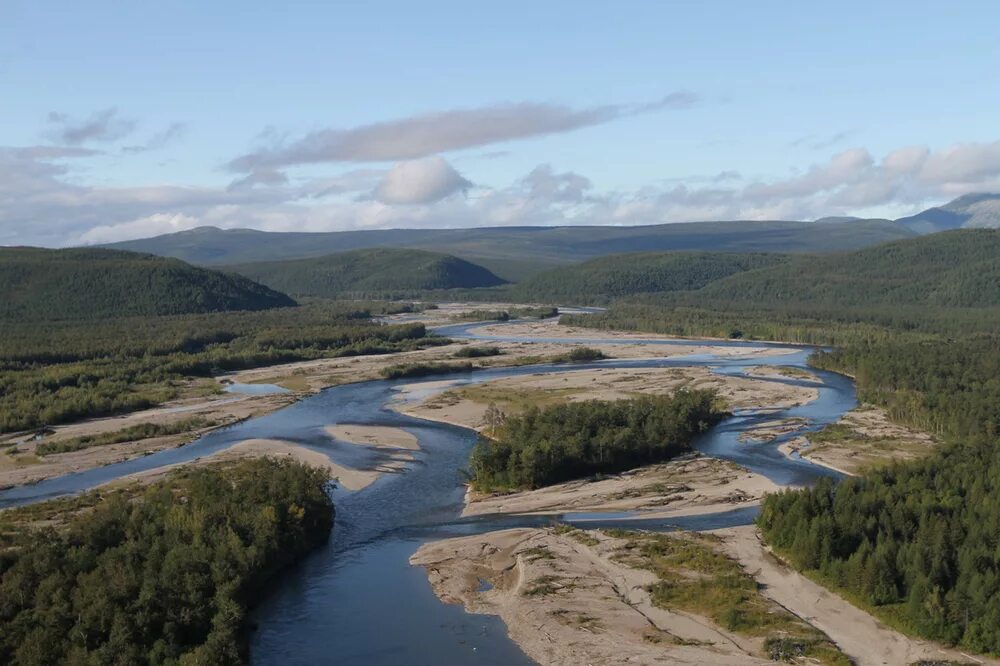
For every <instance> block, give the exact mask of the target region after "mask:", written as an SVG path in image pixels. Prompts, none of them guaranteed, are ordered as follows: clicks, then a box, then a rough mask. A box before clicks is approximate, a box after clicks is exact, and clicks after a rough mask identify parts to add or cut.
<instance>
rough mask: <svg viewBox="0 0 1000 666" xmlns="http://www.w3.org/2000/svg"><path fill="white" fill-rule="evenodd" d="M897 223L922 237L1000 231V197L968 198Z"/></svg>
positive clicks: (961, 198)
mask: <svg viewBox="0 0 1000 666" xmlns="http://www.w3.org/2000/svg"><path fill="white" fill-rule="evenodd" d="M896 222H897V223H898V224H900V225H902V226H904V227H906V228H907V229H910V230H911V231H915V232H917V233H919V234H929V233H936V232H938V231H947V230H949V229H963V228H964V229H995V228H998V227H1000V194H988V193H979V194H966V195H964V196H960V197H958V198H957V199H954V200H953V201H950V202H948V203H947V204H945V205H943V206H935V207H933V208H928V209H927V210H925V211H922V212H920V213H917V214H916V215H911V216H909V217H901V218H900V219H898V220H896Z"/></svg>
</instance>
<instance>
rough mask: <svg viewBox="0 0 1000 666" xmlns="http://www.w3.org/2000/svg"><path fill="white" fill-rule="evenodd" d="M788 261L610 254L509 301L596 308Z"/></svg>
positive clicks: (521, 290)
mask: <svg viewBox="0 0 1000 666" xmlns="http://www.w3.org/2000/svg"><path fill="white" fill-rule="evenodd" d="M788 259H789V257H788V256H786V255H780V254H752V253H744V254H735V253H723V252H657V253H652V252H645V253H637V254H616V255H612V256H609V257H601V258H599V259H592V260H590V261H586V262H584V263H582V264H575V265H573V266H565V267H562V268H556V269H553V270H550V271H546V272H544V273H539V274H538V275H535V276H533V277H530V278H528V279H527V280H525V281H524V282H521V283H520V284H518V285H516V286H515V287H513V288H512V289H511V292H510V294H511V295H510V298H512V299H514V300H525V301H544V302H550V303H567V304H568V303H575V304H583V305H592V304H602V303H607V302H608V301H610V300H613V299H616V298H620V297H622V296H630V295H633V294H642V293H650V292H664V291H684V290H690V289H700V288H702V287H704V286H705V285H707V284H709V283H710V282H714V281H715V280H718V279H721V278H724V277H727V276H729V275H733V274H735V273H741V272H743V271H748V270H753V269H756V268H766V267H768V266H774V265H776V264H780V263H783V262H785V261H788Z"/></svg>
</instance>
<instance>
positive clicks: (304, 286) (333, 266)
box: [231, 248, 504, 298]
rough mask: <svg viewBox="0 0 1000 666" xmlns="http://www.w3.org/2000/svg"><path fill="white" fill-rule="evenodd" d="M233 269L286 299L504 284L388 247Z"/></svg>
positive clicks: (461, 264) (477, 271) (456, 264)
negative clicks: (291, 297) (278, 292)
mask: <svg viewBox="0 0 1000 666" xmlns="http://www.w3.org/2000/svg"><path fill="white" fill-rule="evenodd" d="M231 269H232V270H234V271H236V272H237V273H240V274H242V275H245V276H247V277H249V278H251V279H254V280H257V281H259V282H262V283H263V284H266V285H268V286H269V287H272V288H274V289H279V290H281V291H285V292H288V293H290V294H295V295H301V296H323V297H329V298H332V297H337V296H344V297H369V296H371V297H375V296H383V295H394V294H405V293H412V292H417V291H423V290H428V289H474V288H478V287H495V286H497V285H500V284H503V283H504V281H503V280H502V279H500V278H498V277H497V276H496V275H494V274H493V273H491V272H490V271H488V270H487V269H485V268H483V267H482V266H477V265H476V264H473V263H470V262H468V261H465V260H463V259H459V258H457V257H453V256H450V255H447V254H440V253H437V252H427V251H424V250H399V249H388V248H383V249H372V250H353V251H350V252H339V253H337V254H331V255H327V256H325V257H317V258H314V259H296V260H290V261H268V262H262V263H256V264H240V265H236V266H232V267H231Z"/></svg>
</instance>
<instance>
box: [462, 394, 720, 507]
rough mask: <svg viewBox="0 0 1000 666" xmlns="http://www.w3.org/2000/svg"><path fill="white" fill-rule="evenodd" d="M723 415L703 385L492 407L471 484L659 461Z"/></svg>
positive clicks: (528, 483) (479, 486) (543, 478)
mask: <svg viewBox="0 0 1000 666" xmlns="http://www.w3.org/2000/svg"><path fill="white" fill-rule="evenodd" d="M723 415H724V413H723V411H722V410H721V409H720V407H719V401H718V398H717V397H716V395H715V394H714V393H713V392H711V391H705V390H697V391H679V392H678V393H676V394H674V395H671V396H645V397H640V398H634V399H630V400H615V401H599V400H593V401H586V402H572V403H566V404H560V405H553V406H551V407H546V408H544V409H542V408H538V407H531V408H529V409H528V410H527V411H525V412H524V413H522V414H519V415H515V416H510V417H506V418H504V417H502V416H501V415H500V414H499V413H498V412H497V410H496V408H495V407H494V408H492V409H491V415H489V421H490V428H489V430H488V432H487V433H486V435H484V436H483V437H482V438H481V439H480V441H479V443H478V444H477V445H476V447H475V449H474V450H473V452H472V458H471V460H470V465H469V467H470V470H471V475H472V479H471V483H472V487H473V488H474V489H476V490H479V491H484V492H490V491H496V490H512V489H530V488H538V487H541V486H547V485H552V484H554V483H560V482H562V481H568V480H570V479H578V478H581V477H585V476H590V475H593V474H597V473H614V472H621V471H624V470H628V469H632V468H634V467H639V466H641V465H648V464H650V463H655V462H662V461H664V460H668V459H670V458H673V457H674V456H677V455H678V454H681V453H684V452H686V451H689V450H690V447H691V440H692V439H693V438H694V436H695V435H697V434H698V433H700V432H703V431H704V430H706V429H707V428H708V427H709V426H711V425H712V424H713V423H716V422H717V421H718V420H719V419H721V418H722V416H723Z"/></svg>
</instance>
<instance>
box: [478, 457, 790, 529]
mask: <svg viewBox="0 0 1000 666" xmlns="http://www.w3.org/2000/svg"><path fill="white" fill-rule="evenodd" d="M778 489H779V487H778V486H777V485H776V484H775V483H774V482H773V481H771V480H770V479H768V478H767V477H765V476H762V475H759V474H754V473H752V472H749V471H747V470H745V469H743V468H742V467H740V466H738V465H735V464H733V463H730V462H726V461H724V460H718V459H716V458H708V457H705V456H702V455H699V454H690V455H686V456H682V457H680V458H677V459H674V460H671V461H670V462H667V463H662V464H659V465H649V466H647V467H642V468H639V469H635V470H632V471H630V472H625V473H623V474H616V475H612V476H609V477H607V478H602V479H599V480H589V479H585V480H579V481H569V482H566V483H560V484H557V485H554V486H548V487H546V488H540V489H538V490H529V491H523V492H518V493H510V494H505V495H479V494H477V493H474V492H471V491H470V492H469V493H468V495H467V497H466V505H465V509H464V510H463V512H462V515H463V516H473V515H482V514H502V513H539V514H558V513H565V512H568V511H573V512H597V511H616V512H617V511H641V512H642V513H641V514H640V515H639V516H637V517H641V518H667V517H671V516H676V515H681V514H684V515H694V514H701V513H712V512H715V511H725V510H727V509H731V508H735V507H741V506H749V505H751V504H757V503H759V502H760V500H761V498H762V497H763V496H764V495H765V494H766V493H771V492H775V491H776V490H778Z"/></svg>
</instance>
